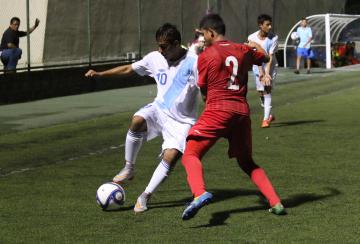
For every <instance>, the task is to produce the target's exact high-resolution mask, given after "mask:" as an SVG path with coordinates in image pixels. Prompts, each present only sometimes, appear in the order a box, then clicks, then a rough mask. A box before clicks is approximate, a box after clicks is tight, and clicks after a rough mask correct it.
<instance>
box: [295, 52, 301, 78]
mask: <svg viewBox="0 0 360 244" xmlns="http://www.w3.org/2000/svg"><path fill="white" fill-rule="evenodd" d="M300 62H301V56H297V57H296V70H295V71H294V73H295V74H300V71H299V70H300Z"/></svg>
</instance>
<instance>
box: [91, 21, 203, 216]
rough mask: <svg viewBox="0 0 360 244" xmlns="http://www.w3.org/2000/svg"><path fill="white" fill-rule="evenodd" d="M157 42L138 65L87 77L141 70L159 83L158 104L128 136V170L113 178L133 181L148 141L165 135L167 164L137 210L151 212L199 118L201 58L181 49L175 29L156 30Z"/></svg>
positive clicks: (144, 111)
mask: <svg viewBox="0 0 360 244" xmlns="http://www.w3.org/2000/svg"><path fill="white" fill-rule="evenodd" d="M156 41H157V44H158V46H159V51H154V52H151V53H149V54H147V55H146V56H145V57H144V58H143V59H142V60H140V61H138V62H135V63H133V64H130V65H124V66H119V67H116V68H113V69H110V70H106V71H103V72H96V71H94V70H89V71H88V72H87V73H86V76H88V77H93V76H110V75H125V74H130V73H134V72H136V73H137V74H139V75H142V76H144V75H148V76H151V77H154V78H155V80H156V84H157V96H156V98H155V100H154V102H152V103H150V104H148V105H146V106H145V107H143V108H141V109H140V110H139V111H137V112H136V113H135V114H134V116H133V119H132V122H131V125H130V128H129V131H128V133H127V136H126V142H125V167H124V168H123V169H122V170H121V171H120V172H119V173H118V174H117V175H116V176H115V177H114V179H113V181H114V182H116V183H122V182H124V181H126V180H131V179H132V178H133V177H134V167H135V161H136V157H137V155H138V152H139V150H140V148H141V145H142V144H143V142H144V141H145V140H151V139H153V138H155V137H156V136H159V135H162V137H163V144H162V160H161V162H160V163H159V165H158V166H157V168H156V169H155V171H154V173H153V176H152V178H151V180H150V182H149V184H148V186H147V187H146V189H145V191H144V192H143V193H142V194H141V195H140V196H139V197H138V199H137V202H136V204H135V207H134V211H135V212H143V211H146V210H147V202H148V200H149V198H150V196H151V194H152V193H153V192H154V191H155V190H156V188H157V187H158V186H159V185H160V183H161V182H162V181H163V180H164V179H165V178H166V177H167V176H168V175H169V172H170V170H171V169H172V168H173V167H174V166H175V163H176V161H177V160H178V159H179V158H180V156H181V155H182V153H183V152H184V149H185V139H186V136H187V134H188V131H189V129H190V127H191V126H192V125H193V124H194V122H195V119H196V114H197V111H196V107H197V106H196V104H197V97H198V88H197V86H196V79H197V70H196V61H197V56H196V55H195V54H192V53H191V52H187V51H186V50H185V49H183V48H182V47H181V46H180V43H181V36H180V32H179V31H178V30H177V29H176V27H175V26H174V25H171V24H164V25H163V26H161V27H160V28H159V29H158V30H157V32H156Z"/></svg>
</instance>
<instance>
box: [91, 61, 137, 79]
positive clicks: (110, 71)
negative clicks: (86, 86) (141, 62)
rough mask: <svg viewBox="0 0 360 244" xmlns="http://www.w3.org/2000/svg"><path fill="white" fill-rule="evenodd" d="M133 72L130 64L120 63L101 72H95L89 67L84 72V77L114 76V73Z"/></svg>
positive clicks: (124, 73)
mask: <svg viewBox="0 0 360 244" xmlns="http://www.w3.org/2000/svg"><path fill="white" fill-rule="evenodd" d="M132 73H134V70H133V68H132V66H131V64H127V65H122V66H118V67H115V68H113V69H108V70H105V71H102V72H97V71H95V70H92V69H90V70H89V71H88V72H86V74H85V76H86V77H96V76H105V77H106V76H114V75H129V74H132Z"/></svg>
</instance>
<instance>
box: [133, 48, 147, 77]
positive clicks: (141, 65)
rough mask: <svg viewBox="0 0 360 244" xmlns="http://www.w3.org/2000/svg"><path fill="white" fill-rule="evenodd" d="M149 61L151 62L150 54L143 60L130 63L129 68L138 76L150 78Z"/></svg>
mask: <svg viewBox="0 0 360 244" xmlns="http://www.w3.org/2000/svg"><path fill="white" fill-rule="evenodd" d="M150 60H151V53H149V54H147V55H146V56H145V57H143V59H141V60H139V61H137V62H135V63H132V64H131V67H132V69H133V70H134V71H135V72H136V73H137V74H138V75H141V76H145V75H148V76H151V75H152V72H151V69H150Z"/></svg>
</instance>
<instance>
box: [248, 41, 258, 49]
mask: <svg viewBox="0 0 360 244" xmlns="http://www.w3.org/2000/svg"><path fill="white" fill-rule="evenodd" d="M245 44H246V45H248V46H249V47H252V48H255V49H256V48H257V47H258V44H257V43H256V42H253V41H250V40H248V42H246V43H245Z"/></svg>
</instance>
